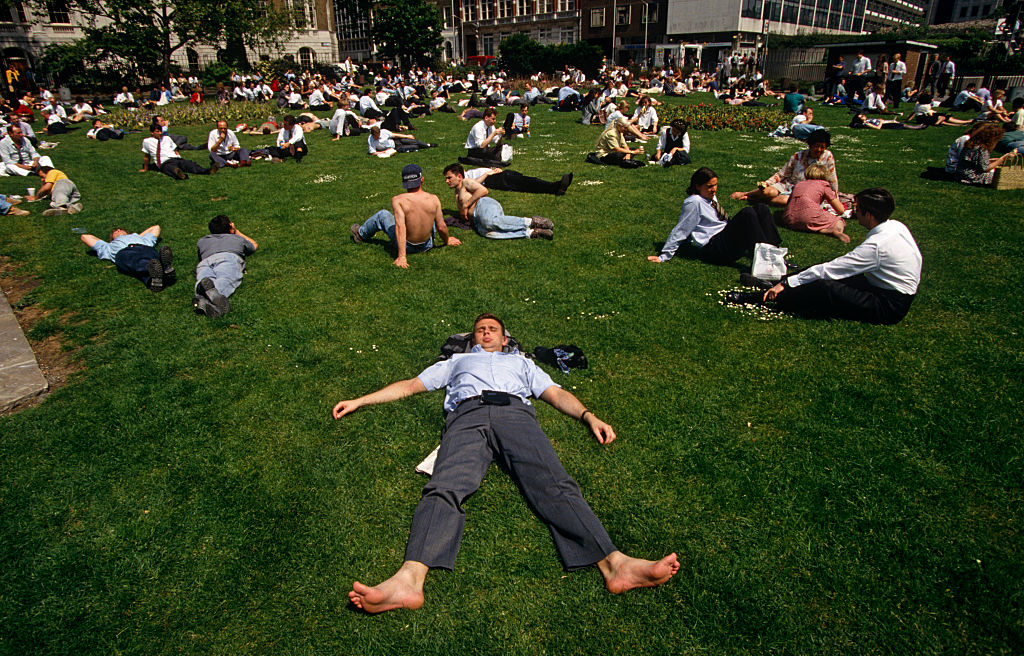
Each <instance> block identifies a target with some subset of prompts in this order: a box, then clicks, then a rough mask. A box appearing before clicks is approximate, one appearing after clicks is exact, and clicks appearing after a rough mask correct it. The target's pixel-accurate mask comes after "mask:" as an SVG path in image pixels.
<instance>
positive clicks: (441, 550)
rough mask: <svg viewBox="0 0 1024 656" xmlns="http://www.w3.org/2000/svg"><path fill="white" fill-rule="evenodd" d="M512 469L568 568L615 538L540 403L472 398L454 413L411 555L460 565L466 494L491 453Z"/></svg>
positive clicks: (585, 562)
mask: <svg viewBox="0 0 1024 656" xmlns="http://www.w3.org/2000/svg"><path fill="white" fill-rule="evenodd" d="M493 460H496V461H497V462H498V464H499V466H501V467H502V469H504V470H505V471H507V472H508V473H509V475H510V476H511V477H512V480H514V481H515V482H516V484H517V485H518V486H519V490H520V492H522V494H523V496H524V497H525V498H526V501H527V503H528V504H529V505H530V507H531V509H532V510H533V511H534V512H535V513H536V514H537V516H538V517H540V519H541V520H542V521H543V522H544V523H545V524H547V526H548V529H549V530H550V531H551V537H552V538H554V541H555V548H556V549H557V550H558V555H559V557H560V558H561V559H562V563H563V565H564V566H565V568H566V569H569V570H573V569H579V568H581V567H587V566H589V565H593V564H594V563H596V562H597V561H599V560H601V559H603V558H604V557H605V556H607V555H608V554H610V553H612V552H613V551H615V550H616V549H615V545H614V544H613V543H612V541H611V538H610V537H608V533H607V531H605V530H604V527H603V526H601V522H600V521H599V520H598V519H597V516H596V515H594V512H593V511H592V510H591V509H590V506H589V505H587V502H586V501H584V500H583V495H582V494H581V493H580V488H579V485H577V484H576V481H574V480H573V479H572V478H571V477H570V476H569V475H568V474H567V473H566V472H565V469H564V468H563V467H562V463H561V462H560V461H559V460H558V455H557V454H555V450H554V448H553V447H552V446H551V442H550V440H548V436H547V435H545V434H544V431H542V430H541V428H540V424H538V423H537V413H536V412H535V411H534V409H533V407H532V406H530V405H527V404H525V403H523V402H521V401H519V400H517V399H513V400H512V403H511V405H507V406H498V405H481V404H480V403H479V402H478V401H476V400H470V401H466V402H464V403H462V404H460V405H459V407H458V408H456V409H455V410H453V411H452V412H450V413H448V419H447V421H446V422H445V431H444V437H443V438H442V440H441V450H440V451H439V452H438V454H437V461H436V463H435V464H434V474H433V476H432V477H431V478H430V482H429V483H427V484H426V486H424V488H423V496H422V498H421V499H420V503H419V505H418V506H416V512H415V514H414V515H413V518H412V528H411V529H410V530H409V544H408V546H407V547H406V550H405V559H406V560H414V561H416V562H420V563H423V564H424V565H426V566H428V567H430V568H438V567H439V568H443V569H448V570H450V569H452V568H453V567H454V566H455V556H456V554H457V553H458V551H459V544H460V542H461V541H462V531H463V528H464V526H465V522H466V514H465V512H464V511H463V510H462V502H463V501H465V500H466V499H467V498H468V497H469V496H470V495H472V494H473V493H474V492H476V490H477V489H478V488H479V487H480V483H481V481H482V480H483V477H484V475H485V474H486V473H487V469H488V467H490V464H491V461H493Z"/></svg>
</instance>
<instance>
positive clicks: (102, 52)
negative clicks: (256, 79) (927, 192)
mask: <svg viewBox="0 0 1024 656" xmlns="http://www.w3.org/2000/svg"><path fill="white" fill-rule="evenodd" d="M32 3H33V4H34V5H35V6H36V7H37V10H38V11H40V12H41V13H45V11H46V5H47V0H32ZM67 4H68V7H69V9H70V10H71V11H76V12H79V13H81V14H82V15H83V16H84V17H85V19H86V21H87V25H86V27H85V28H84V31H85V37H84V39H83V40H82V42H80V43H81V44H82V46H83V47H84V48H85V49H87V50H88V49H91V56H90V57H88V58H87V59H85V60H83V61H82V63H83V64H84V65H86V66H90V67H92V66H98V67H100V68H104V67H106V68H110V69H113V70H117V71H120V72H122V73H123V74H124V75H126V76H129V77H131V76H134V77H135V78H136V79H137V78H138V77H142V76H145V77H151V78H154V79H162V80H166V79H167V78H168V77H169V76H170V74H171V70H172V64H171V58H172V57H173V56H174V53H176V52H178V51H179V50H180V49H181V48H184V47H187V46H190V45H196V44H211V45H221V44H224V43H228V44H229V45H232V46H233V48H232V49H233V50H234V51H235V52H238V51H239V50H241V51H242V52H243V53H244V48H242V47H240V46H244V45H248V46H253V47H255V46H257V45H260V44H266V43H274V42H277V41H278V40H279V39H280V38H281V37H283V36H284V35H285V34H286V33H287V26H288V20H287V14H286V13H285V12H283V11H279V10H276V9H272V8H270V6H269V5H270V3H265V2H264V1H263V0H68V2H67ZM63 54H64V55H66V54H67V53H66V52H65V53H63ZM243 57H244V55H243ZM241 63H242V64H244V63H245V62H241Z"/></svg>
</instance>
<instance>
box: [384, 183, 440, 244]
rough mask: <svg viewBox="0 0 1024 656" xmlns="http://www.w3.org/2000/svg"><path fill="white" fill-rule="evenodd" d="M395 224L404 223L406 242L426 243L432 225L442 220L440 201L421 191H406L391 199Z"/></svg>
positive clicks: (432, 195) (431, 230) (431, 231)
mask: <svg viewBox="0 0 1024 656" xmlns="http://www.w3.org/2000/svg"><path fill="white" fill-rule="evenodd" d="M391 208H392V210H393V211H394V214H395V222H399V221H402V220H403V218H404V221H405V230H406V237H405V238H406V240H407V241H408V242H410V243H413V244H421V243H423V242H425V241H427V239H428V238H430V236H431V234H433V227H434V223H435V222H436V221H437V220H438V219H441V218H442V215H441V201H440V200H439V199H438V198H437V196H435V195H434V194H430V193H427V192H425V191H423V190H422V189H418V190H416V191H407V192H405V193H404V194H399V195H397V196H395V197H394V198H392V199H391Z"/></svg>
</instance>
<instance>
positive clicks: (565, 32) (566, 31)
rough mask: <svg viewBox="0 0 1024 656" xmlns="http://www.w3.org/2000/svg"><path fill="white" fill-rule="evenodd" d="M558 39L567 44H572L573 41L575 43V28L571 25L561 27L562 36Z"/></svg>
mask: <svg viewBox="0 0 1024 656" xmlns="http://www.w3.org/2000/svg"><path fill="white" fill-rule="evenodd" d="M560 40H561V42H562V43H565V44H567V45H572V44H573V43H576V30H575V29H574V28H572V27H563V28H562V38H561V39H560Z"/></svg>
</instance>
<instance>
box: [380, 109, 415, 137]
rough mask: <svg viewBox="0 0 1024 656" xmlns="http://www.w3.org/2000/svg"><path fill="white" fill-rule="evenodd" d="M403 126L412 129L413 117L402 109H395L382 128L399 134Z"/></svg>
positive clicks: (389, 113)
mask: <svg viewBox="0 0 1024 656" xmlns="http://www.w3.org/2000/svg"><path fill="white" fill-rule="evenodd" d="M403 125H408V126H410V127H412V117H411V116H409V113H408V112H406V111H405V110H404V109H402V108H401V107H395V108H394V109H392V110H391V111H390V112H388V115H387V116H386V117H385V118H384V121H383V122H382V123H381V127H383V128H384V129H385V130H391V131H392V132H399V131H400V130H401V129H402V126H403Z"/></svg>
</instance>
